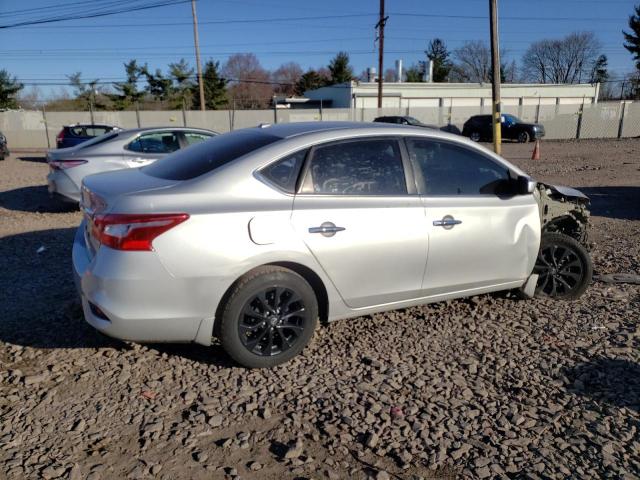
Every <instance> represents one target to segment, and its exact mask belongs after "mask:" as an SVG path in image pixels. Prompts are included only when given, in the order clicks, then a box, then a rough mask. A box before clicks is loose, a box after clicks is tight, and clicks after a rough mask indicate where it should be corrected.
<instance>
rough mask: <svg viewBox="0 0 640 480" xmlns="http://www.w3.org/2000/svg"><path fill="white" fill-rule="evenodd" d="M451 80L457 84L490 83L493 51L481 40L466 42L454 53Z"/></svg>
mask: <svg viewBox="0 0 640 480" xmlns="http://www.w3.org/2000/svg"><path fill="white" fill-rule="evenodd" d="M453 58H454V60H455V64H454V66H453V69H452V72H451V79H452V80H453V81H456V82H490V81H491V50H489V47H488V46H487V44H486V43H485V42H483V41H481V40H474V41H471V42H465V43H464V45H462V46H461V47H460V48H457V49H455V50H454V51H453Z"/></svg>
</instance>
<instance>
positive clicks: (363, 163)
mask: <svg viewBox="0 0 640 480" xmlns="http://www.w3.org/2000/svg"><path fill="white" fill-rule="evenodd" d="M309 174H310V176H311V180H312V185H313V187H312V191H313V192H314V193H323V194H330V195H404V194H406V193H407V184H406V180H405V176H404V168H403V166H402V156H401V154H400V147H399V145H398V142H397V141H396V140H393V139H379V140H377V139H375V140H371V139H367V140H358V141H349V142H340V143H333V144H331V145H326V146H319V147H316V148H315V149H314V151H313V157H312V159H311V165H310V170H309Z"/></svg>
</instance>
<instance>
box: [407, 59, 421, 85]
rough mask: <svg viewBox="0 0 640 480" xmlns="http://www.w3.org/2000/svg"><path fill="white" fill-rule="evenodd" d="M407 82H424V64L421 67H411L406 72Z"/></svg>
mask: <svg viewBox="0 0 640 480" xmlns="http://www.w3.org/2000/svg"><path fill="white" fill-rule="evenodd" d="M404 75H405V81H406V82H424V62H423V63H422V64H420V65H411V66H410V67H409V68H407V69H406V70H405V72H404Z"/></svg>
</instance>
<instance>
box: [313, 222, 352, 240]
mask: <svg viewBox="0 0 640 480" xmlns="http://www.w3.org/2000/svg"><path fill="white" fill-rule="evenodd" d="M343 230H345V228H344V227H336V225H335V224H334V223H333V222H323V223H322V225H320V226H319V227H310V228H309V233H321V234H322V235H323V236H325V237H333V236H334V235H335V234H336V233H337V232H342V231H343Z"/></svg>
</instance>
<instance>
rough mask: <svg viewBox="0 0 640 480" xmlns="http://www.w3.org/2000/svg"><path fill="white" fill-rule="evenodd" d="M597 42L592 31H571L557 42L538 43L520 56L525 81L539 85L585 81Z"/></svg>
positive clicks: (533, 44) (594, 57) (597, 51)
mask: <svg viewBox="0 0 640 480" xmlns="http://www.w3.org/2000/svg"><path fill="white" fill-rule="evenodd" d="M599 50H600V42H599V41H598V39H597V38H596V36H595V34H594V33H593V32H574V33H571V34H569V35H567V36H566V37H564V38H562V39H559V40H552V39H546V40H540V41H538V42H534V43H532V44H531V46H529V48H528V49H527V51H526V52H525V54H524V56H523V57H522V65H523V68H524V73H525V76H526V78H527V79H528V80H531V81H534V82H539V83H579V82H581V81H582V80H588V79H589V73H590V70H591V68H592V65H593V63H594V61H595V60H596V59H597V57H598V53H599Z"/></svg>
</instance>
